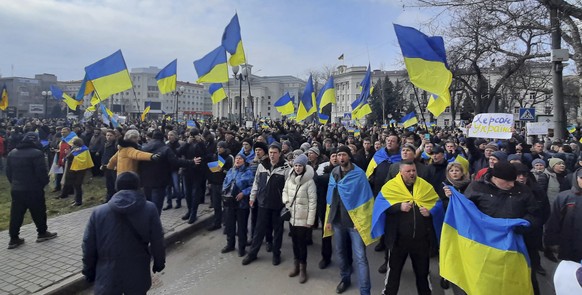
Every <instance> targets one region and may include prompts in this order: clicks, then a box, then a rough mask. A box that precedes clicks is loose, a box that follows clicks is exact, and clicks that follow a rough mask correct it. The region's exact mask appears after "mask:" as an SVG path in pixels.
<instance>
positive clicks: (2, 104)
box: [0, 84, 8, 110]
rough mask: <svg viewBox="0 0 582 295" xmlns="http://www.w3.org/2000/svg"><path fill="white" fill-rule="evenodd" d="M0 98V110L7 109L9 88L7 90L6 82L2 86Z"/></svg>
mask: <svg viewBox="0 0 582 295" xmlns="http://www.w3.org/2000/svg"><path fill="white" fill-rule="evenodd" d="M1 95H2V96H1V98H0V110H6V108H7V107H8V90H6V84H4V86H2V93H1Z"/></svg>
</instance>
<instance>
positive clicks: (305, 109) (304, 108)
mask: <svg viewBox="0 0 582 295" xmlns="http://www.w3.org/2000/svg"><path fill="white" fill-rule="evenodd" d="M316 110H317V106H316V102H315V90H314V89H313V79H312V77H311V75H309V79H307V84H306V85H305V90H304V91H303V95H302V96H301V99H300V100H299V106H298V107H297V118H295V120H296V121H297V122H300V121H303V120H305V119H306V118H307V117H309V115H311V114H313V113H315V112H316Z"/></svg>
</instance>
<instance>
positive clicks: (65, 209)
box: [0, 172, 106, 231]
mask: <svg viewBox="0 0 582 295" xmlns="http://www.w3.org/2000/svg"><path fill="white" fill-rule="evenodd" d="M53 183H54V181H52V180H51V183H50V184H49V185H48V186H47V187H46V188H45V199H46V207H47V215H48V217H49V218H50V217H54V216H59V215H63V214H67V213H71V212H74V211H78V210H81V209H85V208H89V207H93V206H96V205H99V204H101V203H102V202H103V201H104V200H105V195H106V188H105V178H104V177H96V178H93V179H91V172H87V173H86V174H85V182H84V184H83V206H79V207H74V206H71V202H73V200H74V199H75V198H74V195H69V197H68V198H66V199H55V197H56V196H58V194H57V193H51V192H50V191H51V190H52V189H53ZM11 202H12V200H11V197H10V183H9V182H8V179H7V178H6V175H5V174H4V173H1V174H0V231H3V230H7V229H8V225H9V222H10V203H11ZM31 222H32V218H31V217H30V212H27V213H26V215H25V216H24V224H28V223H31Z"/></svg>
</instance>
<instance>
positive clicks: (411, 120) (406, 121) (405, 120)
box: [400, 112, 418, 128]
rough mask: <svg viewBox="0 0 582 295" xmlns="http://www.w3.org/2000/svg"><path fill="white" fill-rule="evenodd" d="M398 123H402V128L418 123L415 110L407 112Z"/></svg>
mask: <svg viewBox="0 0 582 295" xmlns="http://www.w3.org/2000/svg"><path fill="white" fill-rule="evenodd" d="M400 123H402V126H403V127H404V128H408V127H410V126H413V125H415V124H418V119H417V118H416V112H412V113H409V114H408V115H406V116H404V117H402V120H400Z"/></svg>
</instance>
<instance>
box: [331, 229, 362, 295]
mask: <svg viewBox="0 0 582 295" xmlns="http://www.w3.org/2000/svg"><path fill="white" fill-rule="evenodd" d="M332 226H333V231H334V234H333V239H334V241H333V242H334V244H335V251H336V253H337V258H338V260H339V265H340V276H341V279H342V281H345V282H351V276H352V271H353V270H352V264H351V263H348V254H347V251H349V250H348V249H349V248H348V246H347V245H346V243H348V241H351V246H352V250H353V259H354V262H355V263H356V269H357V272H358V280H359V284H360V294H364V295H367V294H370V289H371V285H370V269H369V267H368V258H367V257H366V245H364V241H363V240H362V237H360V234H359V233H358V231H357V230H356V229H355V228H346V227H344V226H341V225H339V224H333V225H332Z"/></svg>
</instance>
